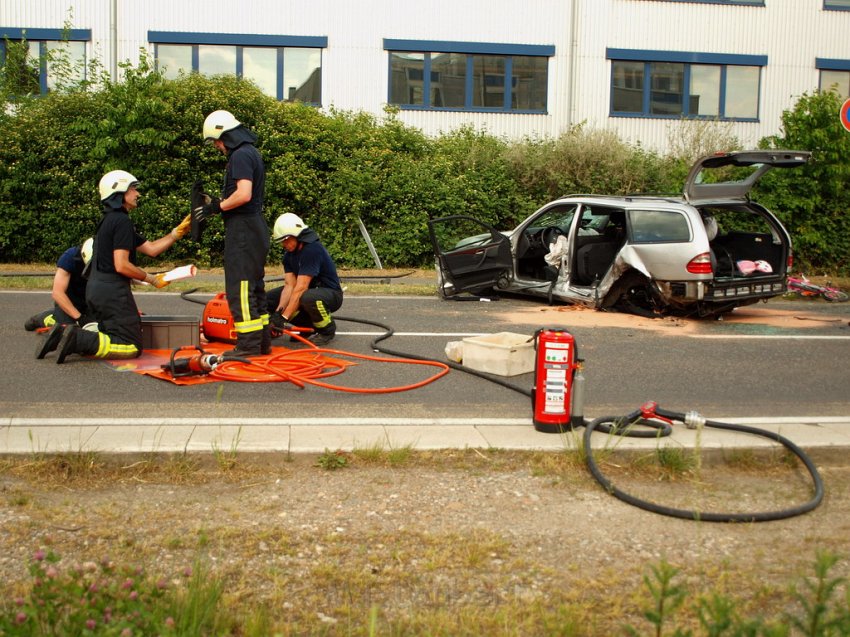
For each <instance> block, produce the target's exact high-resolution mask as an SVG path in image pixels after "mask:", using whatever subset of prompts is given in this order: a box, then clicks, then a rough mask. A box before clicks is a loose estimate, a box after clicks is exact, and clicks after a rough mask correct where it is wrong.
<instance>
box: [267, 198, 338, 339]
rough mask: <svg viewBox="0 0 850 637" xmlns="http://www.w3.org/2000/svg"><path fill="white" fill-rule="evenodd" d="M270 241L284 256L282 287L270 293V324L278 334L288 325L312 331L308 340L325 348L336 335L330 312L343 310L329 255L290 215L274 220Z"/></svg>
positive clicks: (311, 233) (317, 236) (295, 216)
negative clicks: (280, 249)
mask: <svg viewBox="0 0 850 637" xmlns="http://www.w3.org/2000/svg"><path fill="white" fill-rule="evenodd" d="M272 238H273V240H274V241H280V242H281V245H283V249H284V250H285V251H286V252H285V254H284V255H283V277H284V286H283V287H282V288H275V289H274V290H270V291H269V300H268V308H269V311H270V312H272V315H271V319H270V323H271V324H272V326H274V327H275V328H277V329H281V330H283V329H287V327H288V325H300V326H302V327H312V328H313V330H314V333H313V334H312V335H311V336H310V339H309V340H310V341H312V343H313V344H314V345H319V346H321V345H327V344H328V343H330V342H331V340H333V338H334V336H335V335H336V322H335V321H334V320H333V316H331V312H336V311H337V310H338V309H339V308H340V307H341V306H342V297H343V294H342V286H341V285H340V283H339V276H338V275H337V272H336V265H335V264H334V262H333V259H332V258H331V255H330V254H329V253H328V251H327V250H326V249H325V246H323V245H322V242H321V241H320V240H319V235H318V234H316V231H315V230H312V229H311V228H308V227H307V224H305V223H304V221H302V220H301V218H300V217H299V216H298V215H294V214H292V213H291V212H288V213H286V214H283V215H280V217H278V218H277V221H275V224H274V234H273V237H272ZM302 312H303V314H302Z"/></svg>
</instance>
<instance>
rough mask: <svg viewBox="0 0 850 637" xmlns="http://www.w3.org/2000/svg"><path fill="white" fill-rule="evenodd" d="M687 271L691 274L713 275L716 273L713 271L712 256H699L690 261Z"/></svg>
mask: <svg viewBox="0 0 850 637" xmlns="http://www.w3.org/2000/svg"><path fill="white" fill-rule="evenodd" d="M687 270H688V272H690V273H691V274H711V273H712V272H713V271H714V270H712V269H711V254H710V253H709V252H703V253H702V254H698V255H697V256H695V257H694V258H693V259H691V260H690V261H688V267H687Z"/></svg>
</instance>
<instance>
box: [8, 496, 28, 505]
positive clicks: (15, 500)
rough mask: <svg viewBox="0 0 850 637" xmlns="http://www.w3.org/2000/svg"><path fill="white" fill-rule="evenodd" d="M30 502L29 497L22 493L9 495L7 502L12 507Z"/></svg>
mask: <svg viewBox="0 0 850 637" xmlns="http://www.w3.org/2000/svg"><path fill="white" fill-rule="evenodd" d="M29 503H30V499H29V497H27V496H26V495H24V494H23V493H13V494H12V495H10V496H9V504H10V505H11V506H14V507H24V506H26V505H28V504H29Z"/></svg>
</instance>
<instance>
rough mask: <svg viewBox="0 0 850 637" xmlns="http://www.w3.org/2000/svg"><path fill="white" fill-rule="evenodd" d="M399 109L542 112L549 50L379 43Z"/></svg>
mask: <svg viewBox="0 0 850 637" xmlns="http://www.w3.org/2000/svg"><path fill="white" fill-rule="evenodd" d="M384 48H385V49H386V50H387V51H389V89H388V94H389V95H388V100H389V103H390V104H396V105H398V106H400V107H401V108H417V109H435V110H444V109H455V110H465V111H508V112H520V113H523V112H524V113H545V112H546V108H547V95H548V84H549V78H548V66H549V59H548V58H549V57H551V56H552V55H554V54H555V47H553V46H536V45H511V44H486V43H475V42H472V43H469V42H466V43H464V42H435V41H419V40H384Z"/></svg>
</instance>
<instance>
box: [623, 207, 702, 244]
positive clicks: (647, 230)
mask: <svg viewBox="0 0 850 637" xmlns="http://www.w3.org/2000/svg"><path fill="white" fill-rule="evenodd" d="M629 220H630V221H631V234H632V243H682V242H685V241H690V240H691V227H690V225H689V224H688V220H687V218H686V217H685V215H683V214H682V213H680V212H673V211H670V210H632V211H631V212H630V213H629Z"/></svg>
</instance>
